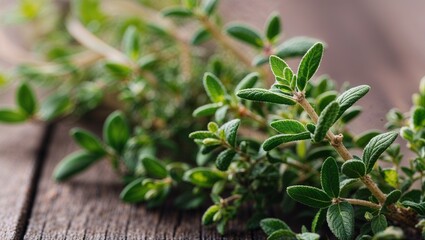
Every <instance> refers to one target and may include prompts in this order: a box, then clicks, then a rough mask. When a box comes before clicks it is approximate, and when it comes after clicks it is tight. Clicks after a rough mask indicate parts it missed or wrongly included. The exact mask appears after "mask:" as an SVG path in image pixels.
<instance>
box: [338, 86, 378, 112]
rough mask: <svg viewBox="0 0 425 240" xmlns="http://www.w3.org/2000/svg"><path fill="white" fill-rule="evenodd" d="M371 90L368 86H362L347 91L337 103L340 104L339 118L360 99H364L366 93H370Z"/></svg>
mask: <svg viewBox="0 0 425 240" xmlns="http://www.w3.org/2000/svg"><path fill="white" fill-rule="evenodd" d="M369 90H370V87H369V86H367V85H360V86H357V87H353V88H350V89H348V90H347V91H345V92H343V93H342V94H341V95H340V96H339V97H338V98H337V99H336V101H337V102H338V103H339V114H338V117H337V119H338V118H339V117H341V115H342V114H343V113H344V112H345V111H346V110H347V109H348V108H349V107H351V106H353V104H354V103H356V102H357V101H358V100H359V99H360V98H362V97H363V96H364V95H366V93H368V92H369Z"/></svg>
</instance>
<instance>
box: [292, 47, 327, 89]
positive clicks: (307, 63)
mask: <svg viewBox="0 0 425 240" xmlns="http://www.w3.org/2000/svg"><path fill="white" fill-rule="evenodd" d="M323 49H324V46H323V44H322V43H316V44H314V45H313V46H312V47H311V48H310V49H309V50H308V51H307V52H306V54H305V55H304V56H303V58H302V59H301V62H300V65H299V66H298V73H297V75H298V78H297V88H298V90H300V91H303V90H304V89H305V87H306V84H307V81H309V80H310V79H311V77H313V75H314V74H315V73H316V71H317V69H318V68H319V65H320V62H321V61H322V55H323Z"/></svg>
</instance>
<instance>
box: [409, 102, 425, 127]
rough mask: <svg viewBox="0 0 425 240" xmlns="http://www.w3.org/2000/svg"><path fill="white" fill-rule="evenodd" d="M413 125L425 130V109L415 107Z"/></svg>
mask: <svg viewBox="0 0 425 240" xmlns="http://www.w3.org/2000/svg"><path fill="white" fill-rule="evenodd" d="M412 124H413V127H414V128H417V129H421V128H422V129H423V128H425V108H423V107H415V109H414V110H413V116H412Z"/></svg>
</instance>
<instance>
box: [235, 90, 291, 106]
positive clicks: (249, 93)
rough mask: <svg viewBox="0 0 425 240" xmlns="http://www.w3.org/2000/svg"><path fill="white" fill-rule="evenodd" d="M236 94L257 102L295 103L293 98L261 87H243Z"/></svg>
mask: <svg viewBox="0 0 425 240" xmlns="http://www.w3.org/2000/svg"><path fill="white" fill-rule="evenodd" d="M236 95H237V96H238V97H240V98H243V99H247V100H252V101H259V102H269V103H277V104H286V105H294V104H295V103H296V102H295V100H294V99H292V98H290V97H288V96H285V95H283V94H278V93H275V92H272V91H269V90H266V89H262V88H249V89H243V90H240V91H239V92H238V93H237V94H236Z"/></svg>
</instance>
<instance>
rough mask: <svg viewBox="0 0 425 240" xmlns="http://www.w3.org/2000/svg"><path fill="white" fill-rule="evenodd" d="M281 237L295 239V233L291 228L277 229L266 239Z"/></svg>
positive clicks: (279, 239)
mask: <svg viewBox="0 0 425 240" xmlns="http://www.w3.org/2000/svg"><path fill="white" fill-rule="evenodd" d="M282 239H296V234H295V233H294V232H292V231H291V230H277V231H275V232H273V233H272V234H270V236H269V237H268V238H267V240H282Z"/></svg>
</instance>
